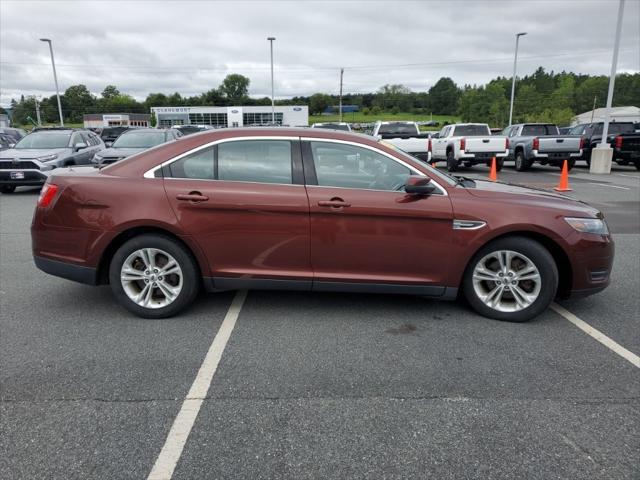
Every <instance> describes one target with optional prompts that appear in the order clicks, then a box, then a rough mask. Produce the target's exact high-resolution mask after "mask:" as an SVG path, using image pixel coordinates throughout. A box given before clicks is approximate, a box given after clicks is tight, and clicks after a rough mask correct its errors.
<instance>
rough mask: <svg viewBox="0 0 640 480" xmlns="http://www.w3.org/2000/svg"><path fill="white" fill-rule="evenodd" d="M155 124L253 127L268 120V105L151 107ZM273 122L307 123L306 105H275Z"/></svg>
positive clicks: (269, 114) (299, 124)
mask: <svg viewBox="0 0 640 480" xmlns="http://www.w3.org/2000/svg"><path fill="white" fill-rule="evenodd" d="M151 113H152V114H155V116H156V121H157V125H158V127H171V126H173V125H212V126H214V127H254V126H262V125H269V124H271V105H268V106H243V107H151ZM275 123H276V124H278V125H287V126H290V127H307V126H309V107H307V106H306V105H300V106H289V105H287V106H276V107H275Z"/></svg>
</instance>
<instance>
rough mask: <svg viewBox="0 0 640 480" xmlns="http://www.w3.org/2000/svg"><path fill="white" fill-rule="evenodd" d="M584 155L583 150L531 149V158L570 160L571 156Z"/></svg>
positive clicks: (578, 156)
mask: <svg viewBox="0 0 640 480" xmlns="http://www.w3.org/2000/svg"><path fill="white" fill-rule="evenodd" d="M580 157H582V150H580V151H578V152H576V151H573V152H549V153H542V152H540V151H538V150H532V151H531V158H533V159H540V160H565V159H566V160H568V159H570V158H575V159H578V158H580Z"/></svg>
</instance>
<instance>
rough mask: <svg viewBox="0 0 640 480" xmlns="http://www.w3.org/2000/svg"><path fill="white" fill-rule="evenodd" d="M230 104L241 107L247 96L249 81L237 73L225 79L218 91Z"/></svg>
mask: <svg viewBox="0 0 640 480" xmlns="http://www.w3.org/2000/svg"><path fill="white" fill-rule="evenodd" d="M219 90H220V91H221V92H222V94H223V95H224V96H225V97H227V99H228V100H229V101H230V102H231V103H236V104H239V105H241V104H242V103H243V102H244V100H245V99H246V97H247V96H248V94H249V79H248V78H247V77H245V76H244V75H240V74H238V73H231V74H229V75H227V76H226V77H225V79H224V80H223V81H222V84H221V85H220V89H219Z"/></svg>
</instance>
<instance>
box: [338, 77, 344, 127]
mask: <svg viewBox="0 0 640 480" xmlns="http://www.w3.org/2000/svg"><path fill="white" fill-rule="evenodd" d="M343 76H344V68H341V69H340V104H339V106H338V108H339V109H340V122H342V77H343Z"/></svg>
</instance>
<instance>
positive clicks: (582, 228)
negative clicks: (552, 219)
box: [565, 217, 609, 235]
mask: <svg viewBox="0 0 640 480" xmlns="http://www.w3.org/2000/svg"><path fill="white" fill-rule="evenodd" d="M565 220H566V221H567V223H568V224H569V225H571V226H572V227H573V228H574V229H575V230H577V231H579V232H582V233H595V234H596V235H609V228H607V224H606V222H605V221H604V220H601V219H599V218H575V217H565Z"/></svg>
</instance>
